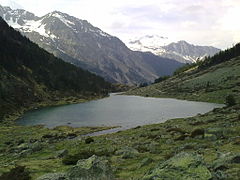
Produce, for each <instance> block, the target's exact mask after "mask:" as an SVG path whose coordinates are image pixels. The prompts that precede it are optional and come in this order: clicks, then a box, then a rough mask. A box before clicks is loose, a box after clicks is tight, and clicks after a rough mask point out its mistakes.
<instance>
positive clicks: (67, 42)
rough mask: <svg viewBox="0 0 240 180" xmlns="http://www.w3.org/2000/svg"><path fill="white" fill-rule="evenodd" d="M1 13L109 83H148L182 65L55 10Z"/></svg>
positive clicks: (2, 9) (49, 48)
mask: <svg viewBox="0 0 240 180" xmlns="http://www.w3.org/2000/svg"><path fill="white" fill-rule="evenodd" d="M0 16H2V17H3V18H4V19H5V20H6V21H7V22H8V23H9V25H11V26H12V27H14V28H15V29H17V30H19V31H20V32H22V33H23V34H24V35H25V36H27V37H28V38H30V40H32V41H33V42H35V43H37V44H39V46H41V47H42V48H44V49H45V50H47V51H49V52H51V53H53V54H54V55H56V56H57V57H60V58H62V59H63V60H65V61H67V62H71V63H73V64H75V65H77V66H80V67H82V68H84V69H87V70H89V71H91V72H94V73H96V74H98V75H100V76H102V77H104V78H105V79H106V80H108V81H110V82H118V83H124V84H138V83H140V82H146V81H147V82H149V81H153V80H154V79H155V78H157V77H159V76H161V75H169V74H172V72H173V71H174V70H175V69H176V68H177V67H179V66H181V65H182V64H181V63H179V62H177V61H175V60H170V59H166V58H162V57H155V56H153V55H152V54H149V53H147V54H145V53H141V52H133V51H131V50H130V49H128V48H127V47H126V46H125V44H124V43H123V42H122V41H120V40H119V39H118V38H116V37H113V36H111V35H109V34H107V33H105V32H103V31H102V30H100V29H99V28H97V27H94V26H92V25H91V24H90V23H88V22H87V21H85V20H80V19H77V18H75V17H72V16H69V15H68V14H65V13H61V12H58V11H54V12H51V13H49V14H46V15H45V16H43V17H37V16H35V15H34V14H32V13H29V12H27V11H24V10H11V9H10V8H7V7H0Z"/></svg>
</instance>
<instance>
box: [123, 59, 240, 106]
mask: <svg viewBox="0 0 240 180" xmlns="http://www.w3.org/2000/svg"><path fill="white" fill-rule="evenodd" d="M239 87H240V57H235V58H232V59H231V60H228V61H225V62H222V63H220V64H216V65H211V66H210V67H208V68H204V69H201V68H200V69H199V68H198V65H195V66H192V67H191V68H189V69H187V70H185V71H183V72H182V73H180V74H177V75H175V76H173V77H171V78H169V79H167V80H165V81H162V82H160V83H157V84H153V85H151V86H147V87H144V88H138V89H134V90H132V91H129V92H127V94H133V95H140V96H153V97H174V98H180V99H188V100H196V101H207V102H216V103H224V102H225V99H226V97H227V96H228V95H230V94H231V95H233V96H234V97H235V98H236V100H237V102H238V103H239V102H240V96H239V94H240V88H239Z"/></svg>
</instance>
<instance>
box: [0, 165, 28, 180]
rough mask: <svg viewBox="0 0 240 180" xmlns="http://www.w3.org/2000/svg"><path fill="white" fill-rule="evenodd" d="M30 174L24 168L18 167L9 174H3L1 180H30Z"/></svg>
mask: <svg viewBox="0 0 240 180" xmlns="http://www.w3.org/2000/svg"><path fill="white" fill-rule="evenodd" d="M30 179H31V177H30V175H29V172H28V171H26V169H25V167H24V166H17V167H15V168H13V169H11V170H10V171H9V172H6V173H3V174H2V175H1V176H0V180H30Z"/></svg>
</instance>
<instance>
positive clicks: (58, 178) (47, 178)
mask: <svg viewBox="0 0 240 180" xmlns="http://www.w3.org/2000/svg"><path fill="white" fill-rule="evenodd" d="M37 180H69V179H68V178H67V176H66V174H65V173H49V174H45V175H43V176H41V177H39V178H37Z"/></svg>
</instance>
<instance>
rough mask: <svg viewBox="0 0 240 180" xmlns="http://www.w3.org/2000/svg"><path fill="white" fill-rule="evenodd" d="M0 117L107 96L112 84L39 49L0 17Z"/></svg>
mask: <svg viewBox="0 0 240 180" xmlns="http://www.w3.org/2000/svg"><path fill="white" fill-rule="evenodd" d="M0 27H1V28H0V42H1V43H0V120H1V119H2V118H3V119H5V118H6V117H5V114H11V113H15V112H19V113H21V112H22V111H24V110H27V109H29V108H33V107H38V106H42V105H44V104H45V105H49V104H55V103H59V102H61V101H62V102H63V101H66V102H74V101H75V100H83V99H89V98H93V97H99V96H106V95H107V94H108V92H109V91H110V90H111V84H110V83H108V82H106V81H104V79H103V78H101V77H98V76H96V75H95V74H92V73H90V72H88V71H86V70H82V69H80V68H79V67H76V66H74V65H71V64H69V63H66V62H64V61H62V60H61V59H58V58H56V57H54V56H53V55H52V54H50V53H48V52H47V51H45V50H43V49H41V48H39V46H38V45H36V44H34V43H32V42H31V41H29V39H27V38H26V37H23V36H22V35H21V34H20V33H19V32H18V31H15V30H14V29H13V28H11V27H9V26H8V25H7V23H6V22H5V21H4V20H3V19H2V18H1V17H0Z"/></svg>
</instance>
